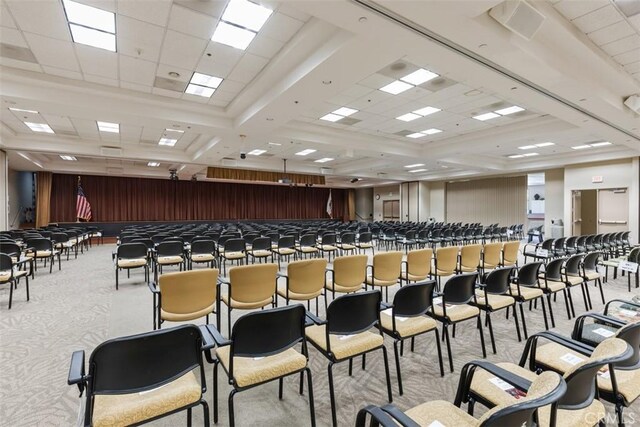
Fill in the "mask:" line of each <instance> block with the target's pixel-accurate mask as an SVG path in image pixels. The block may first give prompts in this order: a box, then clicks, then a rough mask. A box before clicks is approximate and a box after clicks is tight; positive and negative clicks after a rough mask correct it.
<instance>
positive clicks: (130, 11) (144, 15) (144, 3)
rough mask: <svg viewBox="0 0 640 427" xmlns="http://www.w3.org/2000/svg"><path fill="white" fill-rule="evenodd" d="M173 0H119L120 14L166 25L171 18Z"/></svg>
mask: <svg viewBox="0 0 640 427" xmlns="http://www.w3.org/2000/svg"><path fill="white" fill-rule="evenodd" d="M170 10H171V0H154V2H153V5H152V7H150V6H149V0H118V14H121V15H126V16H129V17H131V18H135V19H138V20H140V21H144V22H148V23H150V24H156V25H160V26H162V27H164V26H165V25H167V21H168V19H169V11H170Z"/></svg>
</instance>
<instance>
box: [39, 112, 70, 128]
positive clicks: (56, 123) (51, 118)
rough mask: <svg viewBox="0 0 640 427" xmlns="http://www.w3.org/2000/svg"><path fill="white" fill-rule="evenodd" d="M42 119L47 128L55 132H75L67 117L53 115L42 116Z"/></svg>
mask: <svg viewBox="0 0 640 427" xmlns="http://www.w3.org/2000/svg"><path fill="white" fill-rule="evenodd" d="M42 117H44V119H45V120H46V121H47V123H49V126H51V127H52V128H54V129H55V130H58V129H59V130H70V131H75V128H74V127H73V125H72V124H71V121H69V118H68V117H64V116H58V115H54V114H42Z"/></svg>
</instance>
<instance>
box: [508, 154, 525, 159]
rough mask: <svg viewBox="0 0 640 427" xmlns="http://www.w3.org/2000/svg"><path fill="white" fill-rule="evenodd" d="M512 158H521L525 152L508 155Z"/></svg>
mask: <svg viewBox="0 0 640 427" xmlns="http://www.w3.org/2000/svg"><path fill="white" fill-rule="evenodd" d="M507 157H508V158H510V159H521V158H523V157H524V154H512V155H510V156H507Z"/></svg>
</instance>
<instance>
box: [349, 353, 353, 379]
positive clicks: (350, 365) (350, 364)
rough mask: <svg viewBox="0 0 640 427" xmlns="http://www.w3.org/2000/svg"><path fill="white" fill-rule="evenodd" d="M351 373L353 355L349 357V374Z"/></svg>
mask: <svg viewBox="0 0 640 427" xmlns="http://www.w3.org/2000/svg"><path fill="white" fill-rule="evenodd" d="M352 375H353V357H352V358H351V359H349V376H352Z"/></svg>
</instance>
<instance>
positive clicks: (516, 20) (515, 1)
mask: <svg viewBox="0 0 640 427" xmlns="http://www.w3.org/2000/svg"><path fill="white" fill-rule="evenodd" d="M489 15H491V17H492V18H493V19H495V20H496V21H498V22H499V23H501V24H502V25H504V26H505V27H507V28H508V29H510V30H511V31H513V32H514V33H516V34H517V35H519V36H520V37H523V38H525V39H527V40H531V38H533V36H534V35H535V34H536V32H537V31H538V30H539V29H540V27H541V26H542V23H543V22H544V19H545V16H544V15H543V14H541V13H540V12H538V11H537V10H536V9H535V8H534V7H533V6H531V5H530V4H529V3H527V2H526V1H523V0H506V1H504V2H502V3H500V4H499V5H497V6H496V7H494V8H492V9H491V10H489Z"/></svg>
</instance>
